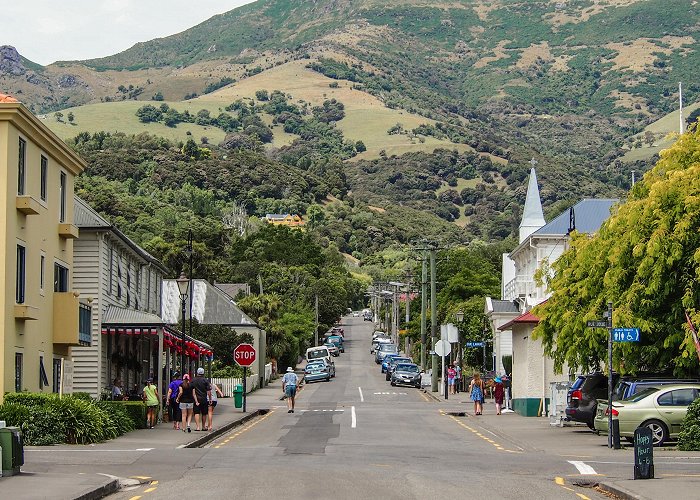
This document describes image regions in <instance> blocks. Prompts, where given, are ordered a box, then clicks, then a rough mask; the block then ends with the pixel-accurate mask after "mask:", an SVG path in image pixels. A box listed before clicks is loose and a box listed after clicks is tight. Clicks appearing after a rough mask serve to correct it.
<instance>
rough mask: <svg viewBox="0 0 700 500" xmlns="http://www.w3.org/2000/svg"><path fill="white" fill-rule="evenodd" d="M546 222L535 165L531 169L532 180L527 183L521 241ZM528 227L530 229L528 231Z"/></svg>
mask: <svg viewBox="0 0 700 500" xmlns="http://www.w3.org/2000/svg"><path fill="white" fill-rule="evenodd" d="M545 223H546V221H545V220H544V214H543V213H542V202H541V201H540V190H539V187H538V186H537V174H536V173H535V168H534V167H533V168H531V169H530V180H529V181H528V183H527V194H526V195H525V207H524V208H523V218H522V220H521V222H520V229H521V231H520V235H521V236H520V241H522V240H524V239H525V238H527V237H528V236H529V235H530V234H532V232H533V231H536V230H537V229H538V228H541V227H542V226H544V225H545ZM527 229H530V230H529V231H528V230H527Z"/></svg>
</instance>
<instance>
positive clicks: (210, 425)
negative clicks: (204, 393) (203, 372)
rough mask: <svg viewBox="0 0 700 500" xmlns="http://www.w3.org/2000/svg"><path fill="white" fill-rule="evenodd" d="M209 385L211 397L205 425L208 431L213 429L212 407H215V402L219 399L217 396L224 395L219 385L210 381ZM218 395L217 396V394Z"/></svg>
mask: <svg viewBox="0 0 700 500" xmlns="http://www.w3.org/2000/svg"><path fill="white" fill-rule="evenodd" d="M210 386H211V399H210V400H209V414H208V418H207V427H208V428H209V431H210V432H211V431H213V430H214V427H213V425H214V408H216V404H217V403H218V401H219V398H218V396H221V397H222V398H223V397H224V393H223V392H221V389H219V386H218V385H216V384H212V383H210ZM217 395H218V396H217Z"/></svg>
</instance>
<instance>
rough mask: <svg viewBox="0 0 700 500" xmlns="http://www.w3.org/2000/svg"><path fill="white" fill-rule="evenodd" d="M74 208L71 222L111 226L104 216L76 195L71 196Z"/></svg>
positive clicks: (90, 225)
mask: <svg viewBox="0 0 700 500" xmlns="http://www.w3.org/2000/svg"><path fill="white" fill-rule="evenodd" d="M73 199H74V202H75V208H74V209H73V224H75V225H76V226H78V227H79V228H82V227H112V224H110V223H109V221H107V220H106V219H105V218H104V217H102V216H101V215H100V214H98V213H97V212H96V211H95V209H93V208H92V207H91V206H90V205H88V204H87V203H86V202H85V200H83V199H82V198H80V197H78V196H74V197H73Z"/></svg>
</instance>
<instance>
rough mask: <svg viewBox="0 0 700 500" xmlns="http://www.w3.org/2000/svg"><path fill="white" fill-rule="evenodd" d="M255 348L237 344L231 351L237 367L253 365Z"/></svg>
mask: <svg viewBox="0 0 700 500" xmlns="http://www.w3.org/2000/svg"><path fill="white" fill-rule="evenodd" d="M255 357H256V356H255V347H253V346H252V345H250V344H238V345H237V346H236V348H235V349H234V350H233V359H234V361H235V362H236V364H237V365H238V366H242V367H247V366H250V365H252V364H253V363H255Z"/></svg>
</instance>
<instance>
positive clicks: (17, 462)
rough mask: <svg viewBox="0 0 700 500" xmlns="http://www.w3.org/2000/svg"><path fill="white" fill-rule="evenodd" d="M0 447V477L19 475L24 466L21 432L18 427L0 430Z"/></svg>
mask: <svg viewBox="0 0 700 500" xmlns="http://www.w3.org/2000/svg"><path fill="white" fill-rule="evenodd" d="M0 447H2V475H3V476H12V475H13V474H19V471H20V470H19V469H20V467H21V466H22V465H24V446H23V445H22V431H20V430H19V427H2V428H0Z"/></svg>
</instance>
